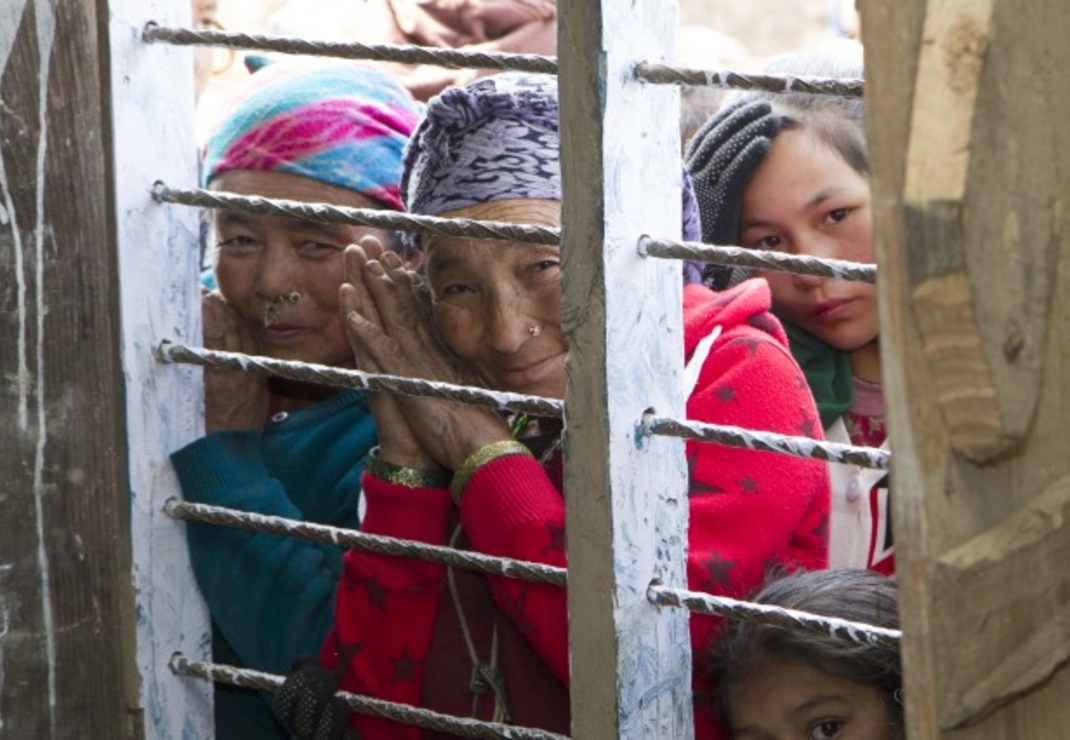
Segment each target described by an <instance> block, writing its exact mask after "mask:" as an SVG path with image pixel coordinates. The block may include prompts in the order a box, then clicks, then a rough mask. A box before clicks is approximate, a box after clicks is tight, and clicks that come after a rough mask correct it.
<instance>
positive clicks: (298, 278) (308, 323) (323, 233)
mask: <svg viewBox="0 0 1070 740" xmlns="http://www.w3.org/2000/svg"><path fill="white" fill-rule="evenodd" d="M212 188H213V189H215V190H226V191H230V192H235V193H240V194H243V195H264V196H267V197H270V198H287V199H289V200H299V201H306V202H325V203H332V204H335V205H340V206H350V207H354V208H378V207H380V206H378V205H377V204H376V203H375V202H374V201H372V200H370V199H368V198H366V197H364V196H363V195H360V194H359V193H356V192H354V191H352V190H346V189H344V188H339V187H334V186H332V185H328V184H326V183H322V182H319V181H318V180H312V179H309V178H307V177H300V176H297V175H289V174H284V173H278V172H255V171H251V170H231V171H229V172H225V173H223V174H222V175H220V176H219V177H217V178H216V179H215V180H214V181H213V182H212ZM215 231H216V235H215V236H216V248H215V275H216V281H217V282H218V283H219V290H220V292H221V293H222V294H223V298H224V299H226V301H227V303H228V304H229V305H230V306H231V307H233V308H234V310H235V311H237V312H238V314H239V315H240V316H241V317H242V318H243V319H244V320H245V321H246V322H247V325H248V327H249V329H250V330H251V332H252V335H253V337H254V338H255V340H256V342H257V345H258V346H259V348H260V351H261V352H262V353H263V354H265V355H268V356H270V357H275V358H277V359H284V360H299V361H302V362H315V363H320V364H324V365H352V364H353V355H352V350H351V349H350V346H349V341H348V339H347V338H346V333H345V329H344V327H343V325H342V319H341V316H340V314H339V307H338V288H339V287H340V286H341V284H342V282H343V281H344V279H345V265H344V261H343V252H344V251H345V248H346V246H348V245H349V244H352V243H355V242H357V241H358V240H359V239H360V238H361V237H363V236H367V235H373V236H377V237H379V238H380V239H381V240H383V243H384V244H388V243H389V242H388V241H387V234H386V233H385V232H383V231H382V230H380V229H371V228H367V227H362V226H349V225H344V224H318V223H311V222H307V221H300V220H297V219H289V218H275V217H262V216H252V215H248V214H244V213H239V212H236V211H219V212H218V214H217V216H216V221H215Z"/></svg>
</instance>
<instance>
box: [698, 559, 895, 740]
mask: <svg viewBox="0 0 1070 740" xmlns="http://www.w3.org/2000/svg"><path fill="white" fill-rule="evenodd" d="M754 601H756V602H757V603H759V604H768V605H771V606H780V607H784V608H788V609H798V610H800V611H805V612H809V613H811V614H819V615H822V616H828V617H838V618H840V619H847V620H850V621H853V622H862V623H865V624H871V625H873V626H875V627H886V628H891V629H895V628H897V627H898V617H897V607H896V589H895V582H894V581H892V580H891V579H889V578H887V577H885V576H882V575H880V574H878V573H874V572H872V571H866V570H826V571H815V572H811V573H799V574H795V575H791V576H787V577H784V578H781V579H779V580H775V581H773V582H772V583H770V584H769V585H767V586H766V587H765V588H764V589H762V591H761V592H759V593H758V595H757V596H755V597H754ZM710 670H711V673H712V675H713V679H714V681H715V682H716V683H717V686H718V695H717V704H718V709H719V713H720V716H721V721H722V723H723V725H724V729H725V731H726V732H727V733H728V735H729V736H730V737H731V738H732V740H901V739H902V737H903V701H902V699H903V692H902V670H901V668H900V663H899V652H898V650H895V649H894V648H889V647H885V646H882V645H870V644H865V645H863V644H860V643H857V642H851V641H848V640H845V639H843V638H840V637H834V636H831V635H822V634H815V633H812V632H799V631H792V630H789V629H785V628H782V627H773V626H769V625H758V624H751V623H747V622H743V621H738V622H737V621H732V620H727V621H726V622H725V625H724V631H723V633H722V635H721V637H720V639H719V640H718V642H717V646H716V648H715V649H714V651H713V655H712V660H711V667H710Z"/></svg>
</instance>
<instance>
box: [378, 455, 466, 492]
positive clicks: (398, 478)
mask: <svg viewBox="0 0 1070 740" xmlns="http://www.w3.org/2000/svg"><path fill="white" fill-rule="evenodd" d="M364 469H365V470H367V471H368V473H369V474H370V475H374V476H375V477H376V478H378V479H379V480H384V481H386V482H387V483H393V484H395V485H399V486H405V487H406V488H448V487H449V485H450V473H449V471H448V470H419V469H418V468H406V467H405V466H404V465H395V464H394V463H390V462H387V461H385V460H383V459H382V458H381V457H379V448H378V447H374V448H372V450H371V452H369V453H368V463H367V465H366V466H365V468H364Z"/></svg>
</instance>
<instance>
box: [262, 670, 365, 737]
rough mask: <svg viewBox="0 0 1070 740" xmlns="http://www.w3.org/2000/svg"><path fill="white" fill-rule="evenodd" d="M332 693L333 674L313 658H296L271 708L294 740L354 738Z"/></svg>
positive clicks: (335, 687) (334, 687) (341, 707)
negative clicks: (295, 739)
mask: <svg viewBox="0 0 1070 740" xmlns="http://www.w3.org/2000/svg"><path fill="white" fill-rule="evenodd" d="M336 691H338V677H337V676H336V675H335V674H334V673H333V672H331V671H330V670H328V669H327V668H325V667H323V666H322V665H320V663H319V661H317V660H316V659H315V658H298V659H297V660H296V661H294V664H293V667H292V668H291V670H290V673H289V675H287V676H286V680H285V681H284V682H283V684H282V687H281V688H280V689H279V691H278V693H276V694H275V702H274V704H272V707H271V709H272V712H273V713H274V715H275V719H276V720H278V722H279V724H281V725H282V726H283V727H285V728H286V730H287V731H288V732H289V733H290V734H291V735H292V736H293V737H295V738H297V740H343V739H344V738H355V737H357V734H356V732H355V731H354V730H353V729H352V728H350V727H349V724H348V723H347V721H346V708H345V705H344V704H343V703H342V701H341V700H340V699H339V698H338V697H336V696H335V695H334V694H335V692H336Z"/></svg>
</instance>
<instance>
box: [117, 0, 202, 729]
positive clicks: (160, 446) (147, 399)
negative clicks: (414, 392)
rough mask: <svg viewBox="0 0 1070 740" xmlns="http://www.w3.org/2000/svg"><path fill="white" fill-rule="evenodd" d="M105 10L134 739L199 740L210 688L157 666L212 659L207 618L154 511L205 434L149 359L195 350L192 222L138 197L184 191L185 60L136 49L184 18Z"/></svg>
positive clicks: (180, 7)
mask: <svg viewBox="0 0 1070 740" xmlns="http://www.w3.org/2000/svg"><path fill="white" fill-rule="evenodd" d="M109 6H110V7H109V10H110V13H109V19H108V20H109V24H108V31H109V36H110V47H111V79H110V88H111V91H112V101H111V103H112V111H113V121H114V126H115V129H114V131H113V136H112V140H113V141H114V142H116V147H117V148H116V150H115V151H114V153H113V156H114V172H115V201H116V208H117V213H116V223H117V226H118V240H119V243H118V257H119V288H120V300H121V307H120V311H121V321H122V355H123V357H122V363H123V374H124V376H125V379H126V423H127V434H128V438H129V440H130V443H129V465H130V516H131V542H132V548H133V560H134V574H133V578H134V585H135V589H136V610H137V611H136V627H135V628H136V634H137V665H138V670H139V674H140V678H141V687H140V703H141V708H142V709H143V710H144V713H145V735H146V737H178V736H182V737H211V736H212V735H213V730H212V710H211V687H210V685H208V684H205V683H203V682H200V681H194V680H190V679H188V678H180V677H178V676H175V675H173V674H172V673H171V671H170V669H169V668H168V665H167V659H168V657H169V656H170V655H171V654H172V653H174V652H176V651H182V652H183V653H185V654H187V655H191V656H198V657H203V658H206V659H207V658H209V657H210V647H211V640H210V638H209V634H210V632H209V623H208V617H207V611H206V609H205V607H204V604H203V602H202V601H201V599H200V598H198V596H197V594H198V591H197V587H196V584H195V583H194V580H193V574H192V570H191V568H190V565H189V556H188V551H187V547H186V539H185V528H184V525H183V524H182V523H181V522H176V521H174V520H172V519H171V518H169V517H167V516H166V515H165V514H164V513H163V505H164V502H165V501H166V500H167V499H168V498H171V497H175V496H179V495H180V491H179V486H178V481H177V477H176V476H175V473H174V470H173V469H172V467H171V465H170V461H169V455H170V453H171V452H173V451H175V450H177V449H179V448H180V447H182V446H183V445H185V444H188V443H189V442H191V441H192V440H194V439H196V438H197V437H199V436H201V435H202V434H203V426H204V422H203V416H202V407H203V401H202V393H201V386H200V377H201V373H200V371H199V370H196V369H192V368H189V367H184V366H180V365H169V364H163V363H160V362H158V361H157V360H156V358H155V355H154V350H155V348H156V347H157V345H158V344H159V342H160V340H162V339H163V338H164V337H165V336H170V337H177V338H179V339H180V340H182V341H185V342H189V343H191V344H200V342H201V333H200V310H199V307H200V304H199V290H198V256H199V250H198V238H199V237H198V235H199V228H198V225H199V220H198V214H197V212H196V211H195V210H194V209H190V208H185V207H181V206H173V205H159V204H157V203H155V202H154V201H153V200H152V198H151V194H150V193H151V189H152V184H153V183H154V182H155V181H156V180H166V181H168V182H174V183H176V184H181V185H183V186H186V187H195V186H196V182H197V161H196V144H195V140H194V131H193V122H194V114H193V59H192V52H191V50H190V49H187V48H176V47H172V46H168V45H166V44H146V43H144V42H143V41H142V40H141V30H142V28H143V27H144V26H145V24H146V23H147V22H148V21H150V20H155V21H157V22H159V23H161V24H163V25H168V26H185V25H188V24H189V21H190V16H189V12H190V6H189V3H186V2H184V1H182V0H112V1H111V2H110V4H109ZM162 80H166V81H167V84H166V85H164V86H161V81H162Z"/></svg>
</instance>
